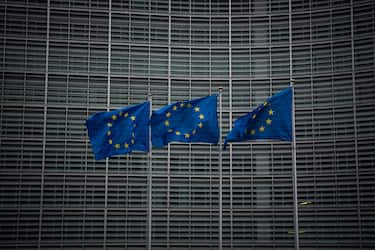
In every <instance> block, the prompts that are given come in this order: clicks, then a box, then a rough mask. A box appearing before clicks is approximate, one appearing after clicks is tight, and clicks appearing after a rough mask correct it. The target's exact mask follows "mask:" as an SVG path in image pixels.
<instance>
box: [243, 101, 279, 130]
mask: <svg viewBox="0 0 375 250" xmlns="http://www.w3.org/2000/svg"><path fill="white" fill-rule="evenodd" d="M267 106H269V107H270V109H269V110H268V111H267V114H268V117H267V119H266V120H265V124H262V125H261V126H259V127H258V128H252V129H251V130H248V129H247V128H246V129H245V134H246V135H249V134H250V135H255V134H256V133H263V132H264V131H265V130H266V128H267V127H269V126H271V124H272V116H273V115H274V113H275V111H274V110H272V108H271V103H269V102H264V103H263V104H262V105H261V106H260V107H258V109H257V110H258V111H260V110H261V109H262V108H265V107H267ZM256 118H257V114H253V115H252V116H251V119H252V120H255V119H256Z"/></svg>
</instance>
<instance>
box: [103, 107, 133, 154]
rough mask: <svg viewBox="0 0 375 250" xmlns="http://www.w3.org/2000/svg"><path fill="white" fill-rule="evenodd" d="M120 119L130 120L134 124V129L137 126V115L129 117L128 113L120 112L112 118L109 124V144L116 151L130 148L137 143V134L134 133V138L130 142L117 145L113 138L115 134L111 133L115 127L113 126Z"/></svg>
mask: <svg viewBox="0 0 375 250" xmlns="http://www.w3.org/2000/svg"><path fill="white" fill-rule="evenodd" d="M120 118H125V119H129V120H130V121H131V122H132V123H133V128H135V127H136V126H137V125H136V123H135V121H136V116H135V115H129V113H128V112H125V113H124V112H122V111H120V112H119V113H118V114H113V115H112V116H111V120H110V121H109V122H108V123H107V128H108V130H107V133H106V134H107V140H108V141H107V142H108V144H109V145H112V146H113V147H114V148H115V149H121V148H125V149H126V148H129V147H130V146H131V145H133V144H134V143H135V134H134V132H132V137H131V139H130V141H127V142H124V143H117V142H115V141H114V139H115V138H113V133H112V131H111V128H112V127H113V124H114V123H115V122H116V121H117V120H118V119H120Z"/></svg>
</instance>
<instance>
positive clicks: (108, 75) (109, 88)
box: [103, 0, 112, 250]
mask: <svg viewBox="0 0 375 250" xmlns="http://www.w3.org/2000/svg"><path fill="white" fill-rule="evenodd" d="M111 10H112V0H109V1H108V51H107V52H108V55H107V111H109V110H110V105H111V48H112V44H111V43H112V27H111V26H112V13H111ZM108 168H109V158H108V157H107V158H106V159H105V186H104V232H103V249H104V250H105V249H107V216H108Z"/></svg>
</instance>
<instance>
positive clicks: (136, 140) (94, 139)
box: [86, 102, 150, 160]
mask: <svg viewBox="0 0 375 250" xmlns="http://www.w3.org/2000/svg"><path fill="white" fill-rule="evenodd" d="M149 116H150V102H144V103H142V104H138V105H134V106H129V107H125V108H122V109H118V110H114V111H110V112H100V113H96V114H94V115H92V116H90V117H89V118H88V119H87V121H86V126H87V129H88V134H89V137H90V142H91V146H92V149H93V151H94V154H95V159H96V160H100V159H103V158H106V157H110V156H112V155H120V154H127V153H130V152H132V151H133V150H139V151H144V152H148V150H149V140H150V139H149V132H148V128H149V127H148V126H149V120H150V118H149Z"/></svg>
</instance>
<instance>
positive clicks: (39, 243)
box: [38, 0, 50, 249]
mask: <svg viewBox="0 0 375 250" xmlns="http://www.w3.org/2000/svg"><path fill="white" fill-rule="evenodd" d="M49 29H50V0H48V2H47V28H46V31H47V34H46V57H45V59H46V65H45V73H44V107H43V142H42V143H43V146H42V169H41V174H40V177H41V181H40V197H39V198H40V202H39V228H38V249H40V247H41V241H42V222H43V195H44V171H45V166H46V135H47V104H48V102H47V100H48V99H47V97H48V56H49Z"/></svg>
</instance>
